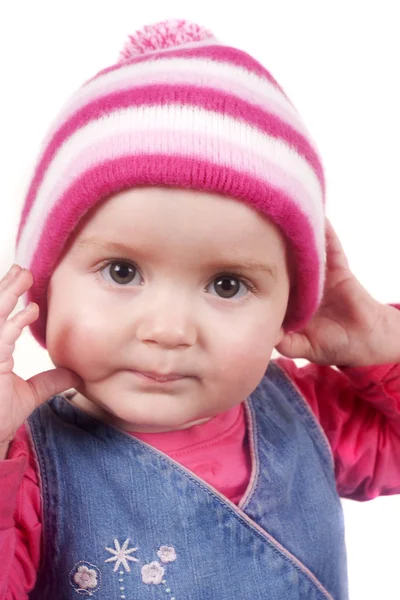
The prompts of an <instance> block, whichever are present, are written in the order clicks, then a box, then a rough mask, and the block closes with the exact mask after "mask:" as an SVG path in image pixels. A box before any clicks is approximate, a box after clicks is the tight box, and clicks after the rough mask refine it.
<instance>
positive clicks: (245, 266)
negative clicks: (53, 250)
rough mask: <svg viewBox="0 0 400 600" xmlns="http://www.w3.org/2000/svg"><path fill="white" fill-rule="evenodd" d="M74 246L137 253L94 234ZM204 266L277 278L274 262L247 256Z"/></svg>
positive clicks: (217, 270) (214, 269)
mask: <svg viewBox="0 0 400 600" xmlns="http://www.w3.org/2000/svg"><path fill="white" fill-rule="evenodd" d="M76 246H77V247H78V248H83V249H87V248H89V247H90V246H94V247H96V248H98V249H100V250H103V251H105V252H115V253H116V254H119V255H125V256H129V255H131V254H133V253H137V249H135V248H132V246H130V245H129V244H124V243H122V242H115V241H113V240H107V239H101V238H98V237H96V236H85V237H82V238H79V239H78V240H77V241H76ZM204 267H206V268H207V269H208V270H209V271H215V272H220V273H223V272H232V273H238V272H246V271H247V272H252V273H256V272H261V273H267V274H268V275H270V276H271V277H272V278H273V279H277V267H276V265H275V264H268V263H266V262H262V261H256V260H253V259H247V258H239V257H238V258H237V259H236V260H234V261H233V260H232V258H229V259H220V260H219V261H214V262H207V263H204Z"/></svg>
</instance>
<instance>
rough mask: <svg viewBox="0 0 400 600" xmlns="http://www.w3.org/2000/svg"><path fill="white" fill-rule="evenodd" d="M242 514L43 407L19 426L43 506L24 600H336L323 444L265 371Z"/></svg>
mask: <svg viewBox="0 0 400 600" xmlns="http://www.w3.org/2000/svg"><path fill="white" fill-rule="evenodd" d="M246 414H247V422H248V432H249V444H250V449H251V457H252V476H251V481H250V483H249V486H248V489H247V491H246V494H245V496H244V497H243V499H242V501H241V503H240V506H239V507H238V506H235V505H234V504H232V503H231V502H230V501H229V500H228V499H226V498H225V497H224V496H222V495H221V494H219V493H218V492H217V491H216V490H215V489H213V488H212V487H211V486H209V485H208V484H206V483H205V482H204V481H203V480H201V479H199V478H198V477H196V476H195V475H194V474H192V473H191V472H190V471H188V470H186V469H185V468H184V467H182V466H180V465H179V464H178V463H176V462H175V461H174V460H172V459H170V458H169V457H168V456H166V455H165V454H163V453H162V452H160V451H158V450H156V449H154V448H152V447H150V446H149V445H148V444H146V443H144V442H142V441H139V440H136V439H135V438H134V437H132V436H131V435H129V434H128V433H124V432H123V431H121V430H119V429H117V428H114V427H112V426H109V425H106V424H104V423H101V422H99V421H97V420H96V419H94V418H92V417H91V416H89V415H87V414H85V413H84V412H83V411H81V410H80V409H79V408H76V407H74V406H73V405H72V404H71V403H70V402H69V401H68V399H66V398H65V397H64V396H55V397H54V398H52V399H51V400H50V401H49V402H47V403H46V404H44V405H42V406H41V407H39V408H38V409H37V410H36V411H35V412H34V413H33V414H32V415H31V417H30V418H29V429H30V434H31V438H32V441H33V445H34V448H35V451H36V455H37V460H38V465H39V470H40V476H41V486H42V495H43V515H44V523H43V561H42V565H41V568H40V570H39V573H38V579H37V583H36V586H35V588H34V590H33V591H32V592H31V595H30V598H32V599H34V600H61V599H68V600H70V599H71V600H72V599H73V598H75V600H77V599H78V598H79V597H81V598H85V597H93V599H94V600H120V599H121V600H128V599H129V600H155V599H157V600H232V599H234V598H235V599H237V600H295V599H296V600H326V599H330V600H332V599H335V600H346V599H347V598H348V594H347V575H346V552H345V544H344V522H343V512H342V507H341V503H340V499H339V497H338V494H337V490H336V485H335V477H334V469H333V459H332V455H331V452H330V449H329V447H328V442H327V440H326V438H325V436H324V434H323V432H322V430H321V428H320V426H319V424H318V423H317V421H316V420H315V418H314V416H313V415H312V413H311V411H310V408H309V407H308V405H307V404H306V402H305V400H304V399H303V398H302V397H301V396H300V394H299V393H298V391H297V390H296V389H295V387H294V386H293V385H292V383H291V382H290V380H289V379H288V378H287V376H286V375H285V374H284V373H283V371H282V370H281V369H280V368H279V367H278V366H277V365H276V364H275V363H273V362H271V363H270V365H269V367H268V370H267V372H266V374H265V376H264V378H263V379H262V381H261V383H260V385H259V386H258V387H257V389H256V390H255V391H254V392H253V393H252V395H251V396H250V397H249V398H248V399H247V400H246Z"/></svg>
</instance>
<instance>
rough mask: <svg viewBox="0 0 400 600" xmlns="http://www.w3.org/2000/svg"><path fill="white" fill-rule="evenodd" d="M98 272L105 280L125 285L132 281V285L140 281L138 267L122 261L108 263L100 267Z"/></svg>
mask: <svg viewBox="0 0 400 600" xmlns="http://www.w3.org/2000/svg"><path fill="white" fill-rule="evenodd" d="M100 272H101V274H102V276H103V277H104V279H105V280H106V281H109V282H111V283H117V284H119V285H127V284H129V283H132V282H133V285H139V284H140V281H141V279H140V274H139V271H138V269H137V268H136V267H135V266H134V265H132V264H131V263H128V262H124V261H118V262H117V261H116V262H112V263H108V265H106V266H105V267H103V268H102V269H100ZM135 279H136V281H135Z"/></svg>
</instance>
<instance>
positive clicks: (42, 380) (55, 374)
mask: <svg viewBox="0 0 400 600" xmlns="http://www.w3.org/2000/svg"><path fill="white" fill-rule="evenodd" d="M27 383H29V385H30V386H31V388H32V391H33V394H34V397H35V403H36V406H39V405H40V404H43V402H46V400H49V399H50V398H51V397H52V396H55V395H56V394H59V393H60V392H65V390H68V389H69V388H73V387H77V386H78V385H79V384H81V383H82V379H81V378H80V377H79V376H78V375H77V374H76V373H74V371H70V369H65V368H64V367H58V368H56V369H50V370H49V371H43V373H38V374H37V375H34V376H33V377H31V378H30V379H28V380H27Z"/></svg>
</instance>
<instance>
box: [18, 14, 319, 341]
mask: <svg viewBox="0 0 400 600" xmlns="http://www.w3.org/2000/svg"><path fill="white" fill-rule="evenodd" d="M137 185H157V186H173V187H180V188H193V189H196V190H204V191H209V192H210V191H211V192H217V193H221V194H224V195H228V196H230V197H233V198H236V199H239V200H242V201H243V202H246V203H247V204H248V205H250V206H252V207H254V208H255V209H257V210H259V211H261V212H262V213H264V214H266V215H268V217H269V218H270V219H271V220H272V221H274V222H275V223H276V224H277V225H278V226H279V227H280V229H281V230H282V232H283V234H284V235H285V236H286V238H287V240H288V242H289V247H290V249H291V253H292V256H293V259H294V261H293V262H294V264H295V269H296V281H295V286H294V291H293V293H292V296H291V299H290V302H289V307H288V312H287V316H286V319H285V324H284V325H285V329H286V330H292V331H294V330H298V329H300V328H302V327H303V326H304V325H305V324H306V322H307V321H308V320H309V319H310V318H311V316H312V315H313V313H314V312H315V310H316V309H317V307H318V305H319V303H320V300H321V296H322V290H323V283H324V272H325V235H324V229H325V228H324V204H325V182H324V174H323V168H322V165H321V161H320V158H319V155H318V151H317V149H316V148H315V145H314V144H313V142H312V140H311V139H310V136H309V134H308V132H307V130H306V128H305V126H304V124H303V122H302V120H301V118H300V116H299V114H298V112H297V111H296V109H295V108H294V107H293V105H292V103H291V102H290V100H289V99H288V98H287V96H286V95H285V93H284V92H283V91H282V89H281V88H280V86H279V85H278V84H277V82H276V81H275V79H274V78H273V77H272V76H271V75H270V73H269V72H268V71H267V70H266V69H265V68H264V67H263V66H262V65H261V64H259V63H258V62H257V61H256V60H255V59H253V58H252V57H251V56H249V55H248V54H247V53H245V52H243V51H241V50H238V49H236V48H232V47H228V46H224V45H223V44H221V43H220V42H219V41H217V40H216V39H215V38H214V37H213V35H212V34H211V33H210V32H208V31H206V30H205V29H203V28H201V27H199V26H198V25H195V24H193V23H189V22H187V21H180V20H178V21H176V20H174V21H166V22H162V23H159V24H157V25H153V26H148V27H145V28H144V29H143V30H142V31H141V32H137V33H136V34H135V35H133V36H131V37H130V40H129V42H128V43H127V45H126V46H125V48H124V49H123V51H122V53H121V55H120V59H119V61H118V63H117V64H115V65H113V66H111V67H109V68H107V69H104V70H103V71H101V72H100V73H98V74H97V75H96V76H95V77H94V78H93V79H90V80H89V81H87V82H86V83H85V84H84V85H83V86H82V87H81V88H80V89H79V90H78V91H77V92H76V93H75V94H74V95H73V96H72V98H71V99H70V100H69V102H68V104H67V105H66V106H65V107H64V109H63V110H62V112H61V113H60V114H59V115H58V118H57V119H56V121H55V123H54V124H53V126H52V128H51V130H50V131H49V133H48V135H47V137H46V139H45V141H44V144H43V147H42V152H41V155H40V157H39V159H38V161H37V164H36V168H35V171H34V174H33V178H32V181H31V183H30V187H29V189H28V192H27V196H26V199H25V205H24V208H23V212H22V217H21V222H20V227H19V232H18V241H17V262H18V263H19V264H21V265H22V266H24V267H26V268H29V269H31V271H32V273H33V277H34V285H33V287H32V289H31V290H30V292H29V294H28V299H29V300H32V301H34V302H37V303H38V304H39V307H40V317H39V319H38V321H37V322H36V323H34V324H33V326H32V332H33V334H34V336H35V338H36V339H37V340H38V341H39V343H40V344H42V345H43V346H45V333H46V312H47V311H46V297H47V287H48V283H49V279H50V277H51V274H52V272H53V270H54V268H55V266H56V264H57V261H58V260H59V258H60V256H61V253H62V250H63V248H64V246H65V244H66V242H67V240H68V238H69V236H70V235H71V233H72V232H73V231H74V229H75V228H76V226H77V224H78V223H79V221H80V220H81V219H82V218H83V217H84V216H85V215H86V213H87V212H88V211H89V210H90V209H91V208H92V207H93V206H95V205H96V204H98V203H99V202H100V201H101V200H104V199H105V198H107V197H109V196H110V195H111V194H113V193H116V192H118V191H120V190H123V189H126V188H131V187H134V186H137Z"/></svg>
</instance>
